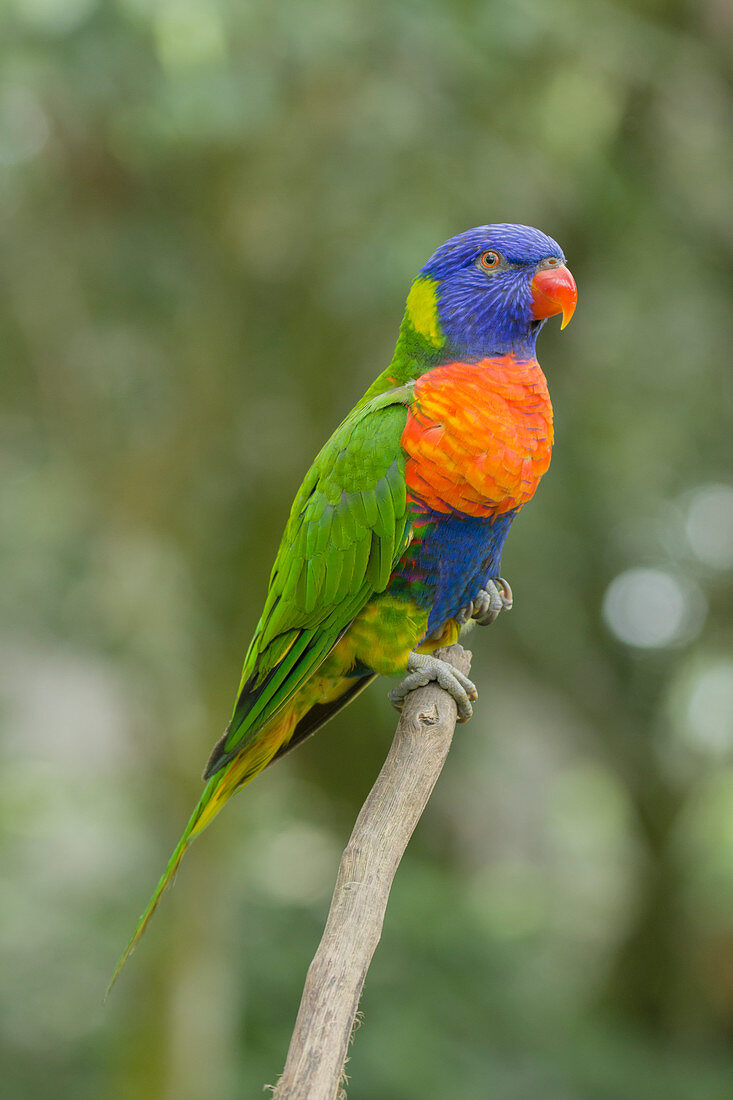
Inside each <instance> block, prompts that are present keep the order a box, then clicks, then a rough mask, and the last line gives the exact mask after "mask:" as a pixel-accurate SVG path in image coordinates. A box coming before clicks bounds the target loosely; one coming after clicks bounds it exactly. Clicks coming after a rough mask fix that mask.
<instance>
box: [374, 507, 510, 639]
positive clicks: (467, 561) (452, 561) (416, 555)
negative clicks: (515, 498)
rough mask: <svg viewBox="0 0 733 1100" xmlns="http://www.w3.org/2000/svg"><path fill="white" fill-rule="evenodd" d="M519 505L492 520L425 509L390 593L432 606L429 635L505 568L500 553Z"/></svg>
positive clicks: (391, 583)
mask: <svg viewBox="0 0 733 1100" xmlns="http://www.w3.org/2000/svg"><path fill="white" fill-rule="evenodd" d="M517 511H518V509H514V510H513V511H511V512H504V513H503V514H502V515H500V516H495V517H492V518H484V517H476V516H468V515H463V514H461V513H457V512H451V513H448V514H447V515H446V514H444V513H441V512H432V511H424V512H421V513H420V514H419V516H417V517H416V519H415V521H414V527H413V530H414V536H415V537H414V539H413V542H412V544H411V545H410V547H409V548H408V550H407V551H406V552H405V554H404V556H403V558H402V560H401V561H400V563H399V565H398V566H397V569H396V570H395V572H394V574H393V577H392V580H391V582H390V591H391V592H393V593H394V594H395V595H397V594H399V595H404V596H405V597H407V598H409V599H411V600H413V601H414V602H415V604H417V606H418V607H420V608H429V609H430V617H429V619H428V625H427V630H426V636H427V635H428V634H431V633H432V632H433V631H434V630H439V629H440V628H442V627H443V626H444V625H445V624H446V623H447V622H448V620H449V619H451V618H453V617H454V616H455V615H457V614H458V612H459V611H460V609H461V608H462V607H464V606H465V605H466V604H467V603H468V602H469V601H470V600H472V599H473V598H474V597H475V596H476V594H477V593H478V591H479V589H480V588H484V587H485V586H486V582H487V581H488V580H490V579H491V578H493V577H498V576H499V573H500V570H501V552H502V549H503V546H504V541H505V539H506V537H507V534H508V533H509V528H510V527H511V524H512V520H513V519H514V516H515V515H516V513H517Z"/></svg>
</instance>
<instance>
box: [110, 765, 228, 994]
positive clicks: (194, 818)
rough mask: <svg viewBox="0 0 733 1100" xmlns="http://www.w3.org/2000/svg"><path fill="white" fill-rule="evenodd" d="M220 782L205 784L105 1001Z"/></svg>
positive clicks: (129, 944)
mask: <svg viewBox="0 0 733 1100" xmlns="http://www.w3.org/2000/svg"><path fill="white" fill-rule="evenodd" d="M220 780H221V775H220V774H218V775H216V776H214V778H213V779H210V780H209V782H208V783H207V784H206V787H205V788H204V792H203V794H202V795H201V798H200V799H199V801H198V804H197V806H196V809H195V810H194V811H193V813H192V814H191V817H190V818H189V821H188V825H187V826H186V828H185V831H184V833H183V836H182V837H181V839H180V840H179V842H178V845H177V847H176V849H175V851H174V852H173V855H172V856H171V858H170V860H169V861H168V866H167V867H166V869H165V872H164V873H163V875H162V877H161V879H160V882H159V883H158V885H157V886H156V887H155V893H154V894H153V896H152V898H151V899H150V901H149V902H148V906H147V908H146V910H145V912H144V913H143V914H142V916H141V917H140V919H139V921H138V922H137V926H136V928H135V931H134V932H133V934H132V938H131V939H130V942H129V943H128V945H127V947H126V948H125V950H124V953H123V955H122V958H121V959H120V961H119V962H118V963H117V966H116V967H115V972H114V974H113V975H112V978H111V979H110V983H109V985H108V986H107V992H106V993H105V995H104V999H105V1001H106V1000H107V998H108V997H109V995H110V992H111V990H112V986H113V985H114V984H115V982H116V981H117V979H118V977H119V975H120V971H121V970H122V967H123V966H124V965H125V963H126V962H127V960H128V959H129V957H130V955H131V954H132V953H133V951H134V950H135V948H136V947H137V944H138V941H139V940H140V938H141V936H142V934H143V932H144V931H145V929H146V928H147V927H148V924H149V923H150V919H151V917H152V916H153V913H154V912H155V910H156V909H157V908H158V905H159V904H160V899H161V898H162V896H163V894H164V893H165V891H166V889H167V888H168V887H169V886H170V884H171V883H172V881H173V879H174V878H175V875H176V871H177V870H178V868H179V866H180V864H181V860H182V859H183V857H184V855H185V854H186V850H187V849H188V847H189V845H190V844H191V843H192V842H193V841H194V840H195V839H196V836H197V835H198V833H197V832H196V826H197V824H198V822H199V819H200V817H201V814H202V812H203V810H204V809H205V807H206V806H207V804H208V802H209V801H210V799H211V796H212V794H213V793H214V791H215V789H216V788H217V787H218V786H219V781H220Z"/></svg>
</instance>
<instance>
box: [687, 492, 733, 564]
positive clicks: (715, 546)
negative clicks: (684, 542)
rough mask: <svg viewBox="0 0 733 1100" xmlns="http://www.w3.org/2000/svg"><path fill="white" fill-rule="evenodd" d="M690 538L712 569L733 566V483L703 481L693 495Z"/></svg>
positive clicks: (689, 515) (689, 518)
mask: <svg viewBox="0 0 733 1100" xmlns="http://www.w3.org/2000/svg"><path fill="white" fill-rule="evenodd" d="M687 539H688V541H689V543H690V547H691V548H692V551H693V553H694V554H695V556H696V557H697V558H698V559H699V560H700V561H701V562H702V563H703V564H704V565H708V566H710V567H711V568H712V569H732V568H733V486H730V485H701V486H700V488H698V489H696V490H695V491H694V493H693V494H692V496H691V498H690V504H689V507H688V511H687Z"/></svg>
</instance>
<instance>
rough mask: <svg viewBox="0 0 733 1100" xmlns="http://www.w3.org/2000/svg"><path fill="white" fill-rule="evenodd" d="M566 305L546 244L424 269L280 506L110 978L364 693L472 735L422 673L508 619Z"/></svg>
mask: <svg viewBox="0 0 733 1100" xmlns="http://www.w3.org/2000/svg"><path fill="white" fill-rule="evenodd" d="M576 298H577V291H576V287H575V282H574V280H573V277H572V275H571V274H570V272H569V271H568V269H567V268H566V267H565V258H564V256H563V253H562V250H561V248H560V247H559V245H558V244H557V243H556V242H555V241H553V240H552V238H551V237H548V236H546V235H545V234H544V233H541V232H540V231H539V230H537V229H532V228H529V227H528V226H523V225H485V226H480V227H479V228H477V229H469V230H468V231H466V232H465V233H460V234H459V235H458V236H456V237H453V238H451V239H450V240H449V241H447V242H446V243H445V244H443V245H441V246H440V248H438V249H437V250H436V252H435V253H434V254H433V255H432V256H431V258H430V259H429V260H428V262H427V263H426V264H425V266H424V267H423V268H422V269H421V271H420V272H419V274H418V275H417V277H416V279H415V281H414V282H413V284H412V288H411V290H410V292H409V294H408V297H407V305H406V309H405V315H404V319H403V321H402V325H401V327H400V332H399V337H398V340H397V347H396V350H395V353H394V357H393V359H392V362H391V363H390V365H389V366H388V367H387V369H386V370H385V371H383V373H382V374H380V375H379V377H378V378H377V380H376V381H375V382H374V384H373V385H372V386H371V387H370V388H369V389H368V390H367V392H366V394H365V395H364V397H363V398H362V399H361V401H359V403H358V404H357V405H356V407H355V408H354V409H353V411H352V412H350V413H349V415H348V416H347V417H346V419H345V420H344V421H343V423H342V424H341V425H340V426H339V427H338V428H337V429H336V431H335V432H334V434H333V435H332V436H331V438H330V439H329V441H328V442H327V443H326V445H325V446H324V447H323V449H322V450H321V452H320V454H319V455H318V456H317V458H316V460H315V462H314V463H313V465H312V467H311V468H310V470H309V471H308V473H307V474H306V477H305V480H304V481H303V484H302V486H301V488H300V490H299V492H298V494H297V496H296V498H295V502H294V504H293V507H292V510H291V512H290V518H289V520H288V523H287V526H286V528H285V534H284V536H283V539H282V543H281V544H280V549H279V551H278V554H277V558H276V559H275V565H274V567H273V570H272V574H271V576H270V585H269V590H268V593H267V598H266V600H265V607H264V610H263V612H262V617H261V619H260V621H259V623H258V625H257V629H256V631H255V634H254V637H253V639H252V642H251V644H250V647H249V649H248V651H247V655H246V657H245V660H244V670H243V672H242V679H241V683H240V685H239V690H238V692H237V698H236V703H235V706H234V713H233V715H232V719H231V721H230V723H229V726H228V727H227V730H226V732H225V734H224V736H223V737H222V738H221V740H220V741H219V742H218V743H217V744H216V746H215V747H214V750H213V752H212V753H211V756H210V758H209V762H208V764H207V765H206V770H205V771H204V779H205V780H206V787H205V788H204V791H203V794H202V796H201V799H200V801H199V803H198V805H197V807H196V809H195V810H194V812H193V814H192V816H191V819H190V821H189V822H188V825H187V826H186V830H185V832H184V834H183V837H182V839H181V841H180V843H179V844H178V847H177V848H176V850H175V851H174V853H173V856H172V857H171V860H170V863H169V864H168V867H167V869H166V871H165V874H164V875H163V877H162V878H161V880H160V882H159V884H158V886H157V889H156V891H155V894H154V895H153V898H152V900H151V902H150V904H149V905H148V908H147V909H146V911H145V912H144V913H143V915H142V917H141V918H140V921H139V923H138V926H137V928H136V930H135V933H134V935H133V938H132V940H131V941H130V944H129V946H128V948H127V950H126V952H125V954H124V956H123V958H122V960H121V962H120V966H118V968H117V971H116V972H115V977H116V975H117V973H118V972H119V969H120V967H121V966H122V963H123V962H124V961H125V959H126V958H127V956H128V955H129V953H130V951H131V950H132V948H133V947H134V946H135V944H136V943H137V941H138V939H139V937H140V936H141V934H142V932H143V931H144V929H145V927H146V925H147V923H148V921H149V920H150V917H151V916H152V914H153V912H154V910H155V908H156V906H157V904H158V902H159V900H160V897H161V894H162V893H163V891H164V889H165V888H166V886H167V885H168V884H169V882H170V881H171V879H172V878H173V875H174V874H175V872H176V870H177V868H178V866H179V864H180V862H181V859H182V858H183V855H184V853H185V851H186V849H187V848H188V846H189V844H190V843H191V841H192V840H193V839H194V838H195V837H196V836H198V834H199V833H200V832H201V831H202V830H203V829H204V828H205V827H206V826H207V825H208V824H209V822H210V821H211V820H212V819H213V818H214V817H215V816H216V814H217V813H218V812H219V810H220V809H221V808H222V806H223V805H224V803H225V802H226V801H227V800H228V799H229V798H230V797H231V795H233V794H234V792H235V791H237V790H239V788H240V787H243V786H244V785H245V784H246V783H249V781H250V780H251V779H253V778H254V777H255V776H256V775H257V774H258V773H259V772H261V771H262V770H263V768H265V767H267V765H268V764H270V763H271V762H272V761H273V760H276V759H277V758H278V757H280V756H282V755H283V754H284V753H286V752H289V751H290V749H292V748H294V747H295V746H296V745H298V744H300V742H301V741H303V740H304V739H305V738H306V737H309V736H310V734H312V733H314V732H315V731H316V730H317V729H318V728H319V727H320V726H322V725H323V724H324V722H327V721H328V720H329V719H330V718H332V717H333V715H334V714H336V713H337V712H338V711H339V710H341V708H342V707H344V706H346V704H347V703H349V702H350V701H351V700H352V699H354V698H355V696H357V695H358V694H359V692H361V691H363V689H364V688H365V687H366V686H367V685H368V684H370V683H371V682H372V680H373V679H374V678H375V677H376V676H378V675H387V676H390V675H394V674H396V673H403V674H404V673H406V676H405V679H404V680H403V682H402V685H401V686H400V687H399V688H398V689H397V690H396V691H394V692H393V693H392V695H391V698H392V701H393V702H394V703H395V705H396V706H398V707H399V706H400V705H401V704H402V701H403V700H404V698H405V695H406V694H407V692H408V691H410V690H412V689H413V688H414V687H416V686H418V685H420V684H424V683H427V682H428V681H429V680H438V681H439V683H440V684H441V685H442V686H443V687H445V688H447V690H448V691H450V692H451V693H452V695H453V696H454V698H455V700H456V703H457V707H458V713H459V718H461V719H463V720H465V719H467V718H468V717H470V715H471V699H475V698H476V689H475V688H474V686H473V684H472V683H471V682H470V680H468V679H467V678H466V677H465V676H463V675H462V674H461V673H460V672H458V671H456V670H455V669H453V668H452V667H451V666H450V665H448V664H447V663H446V662H444V661H441V660H439V659H438V658H436V657H434V656H432V654H433V652H434V650H435V649H436V648H438V647H439V646H441V645H449V644H451V643H453V642H455V641H456V639H457V637H458V635H459V632H460V630H461V628H462V627H463V626H464V625H465V624H466V623H467V622H468V620H470V619H477V620H478V621H479V622H491V621H493V620H494V619H495V618H496V616H497V615H498V613H499V612H500V611H501V610H502V609H503V608H504V609H507V608H509V607H511V601H512V595H511V589H510V588H509V585H508V584H507V582H506V581H504V580H503V579H502V578H501V577H500V576H499V572H500V561H501V552H502V547H503V545H504V540H505V539H506V536H507V533H508V531H509V528H510V526H511V524H512V521H513V519H514V517H515V516H516V514H517V512H518V511H519V509H520V508H521V507H522V505H523V504H524V503H525V502H526V501H528V500H529V499H530V498H531V497H532V495H533V494H534V492H535V489H536V488H537V485H538V483H539V480H540V478H541V477H542V474H543V473H544V472H545V470H546V469H547V467H548V465H549V462H550V451H551V447H552V441H553V431H552V406H551V404H550V398H549V395H548V392H547V384H546V382H545V377H544V375H543V373H542V371H541V369H540V367H539V364H538V363H537V360H536V358H535V341H536V339H537V334H538V332H539V330H540V329H541V328H542V326H543V324H544V322H545V319H546V318H548V317H552V316H553V315H555V314H558V313H562V315H563V322H562V324H563V327H564V326H565V325H566V324H567V323H568V321H569V320H570V317H571V316H572V313H573V310H574V309H575V302H576ZM113 980H114V979H113Z"/></svg>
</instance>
